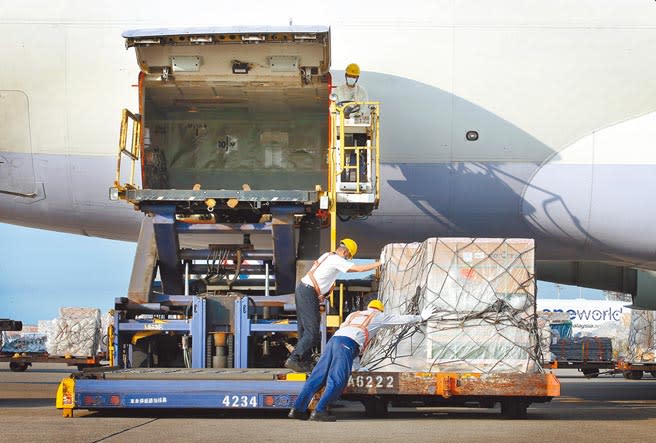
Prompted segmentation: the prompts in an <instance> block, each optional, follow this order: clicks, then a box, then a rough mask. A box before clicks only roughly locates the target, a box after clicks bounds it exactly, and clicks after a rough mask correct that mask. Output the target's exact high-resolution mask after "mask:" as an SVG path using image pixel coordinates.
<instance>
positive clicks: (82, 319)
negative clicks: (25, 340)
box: [47, 308, 100, 357]
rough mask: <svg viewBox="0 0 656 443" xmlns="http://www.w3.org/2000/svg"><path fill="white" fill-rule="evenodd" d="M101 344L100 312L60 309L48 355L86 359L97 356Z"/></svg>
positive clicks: (96, 310) (49, 342) (51, 333)
mask: <svg viewBox="0 0 656 443" xmlns="http://www.w3.org/2000/svg"><path fill="white" fill-rule="evenodd" d="M99 342H100V310H99V309H96V308H59V317H58V318H57V319H55V320H54V324H53V327H52V328H51V329H50V331H49V334H48V342H47V348H48V354H50V355H54V356H66V355H71V356H74V357H85V356H91V355H95V354H96V351H97V349H98V344H99Z"/></svg>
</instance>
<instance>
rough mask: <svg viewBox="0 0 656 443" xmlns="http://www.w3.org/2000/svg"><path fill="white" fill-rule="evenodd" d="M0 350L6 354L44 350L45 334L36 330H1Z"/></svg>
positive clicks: (38, 352)
mask: <svg viewBox="0 0 656 443" xmlns="http://www.w3.org/2000/svg"><path fill="white" fill-rule="evenodd" d="M2 336H3V337H2V340H1V341H2V343H1V346H0V351H2V352H3V353H6V354H12V353H20V354H22V353H30V354H43V353H45V352H46V336H45V334H41V333H38V332H12V333H7V332H4V331H3V332H2Z"/></svg>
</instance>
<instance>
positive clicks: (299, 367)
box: [285, 358, 308, 372]
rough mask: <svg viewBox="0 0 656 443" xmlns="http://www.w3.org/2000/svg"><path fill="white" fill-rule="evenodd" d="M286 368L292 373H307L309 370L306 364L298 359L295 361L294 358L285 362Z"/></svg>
mask: <svg viewBox="0 0 656 443" xmlns="http://www.w3.org/2000/svg"><path fill="white" fill-rule="evenodd" d="M285 367H286V368H287V369H291V370H292V371H295V372H307V370H308V367H307V365H306V364H305V363H303V362H300V361H298V360H296V359H293V358H288V359H287V360H286V361H285Z"/></svg>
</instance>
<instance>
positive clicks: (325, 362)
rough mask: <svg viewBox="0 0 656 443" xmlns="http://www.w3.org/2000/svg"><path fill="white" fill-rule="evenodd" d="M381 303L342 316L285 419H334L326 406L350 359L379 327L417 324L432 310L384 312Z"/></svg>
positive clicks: (339, 389) (342, 382) (342, 385)
mask: <svg viewBox="0 0 656 443" xmlns="http://www.w3.org/2000/svg"><path fill="white" fill-rule="evenodd" d="M384 310H385V308H384V306H383V303H382V302H381V301H380V300H373V301H371V302H370V303H369V305H368V306H367V309H366V310H364V311H357V312H353V313H352V314H350V315H349V316H348V317H346V320H345V321H344V323H342V324H341V325H340V327H339V329H338V330H337V332H335V335H333V337H332V338H331V339H330V340H329V341H328V343H327V345H326V349H325V350H324V352H323V354H321V358H320V359H319V362H318V363H317V366H316V367H315V368H314V370H313V371H312V374H310V377H309V378H308V379H307V381H306V382H305V385H304V386H303V389H302V390H301V393H300V394H299V395H298V397H297V398H296V401H295V402H294V407H293V408H292V409H291V411H289V418H297V419H299V420H307V419H308V418H309V419H310V420H313V421H335V420H336V417H335V416H334V415H332V414H331V413H330V412H328V410H327V408H328V406H330V404H331V403H332V402H333V401H335V400H336V399H337V398H338V397H339V396H340V395H341V393H342V391H343V390H344V388H345V387H346V384H347V383H348V379H349V376H350V375H351V367H352V365H353V360H354V359H355V358H356V357H357V356H358V354H359V353H361V351H363V350H364V349H366V347H367V345H368V344H369V342H370V341H371V340H372V339H373V338H374V337H375V336H376V334H377V333H378V331H379V330H380V329H381V328H386V327H392V326H396V325H404V324H409V323H420V322H422V321H426V320H428V319H429V318H430V317H432V316H433V314H434V313H435V309H434V308H431V307H427V308H424V310H423V311H421V314H420V315H398V314H385V313H384V312H383V311H384ZM322 386H325V387H326V388H325V390H324V392H323V395H321V399H319V402H318V403H317V407H316V409H315V410H314V411H312V414H309V413H308V410H307V408H308V405H309V404H310V401H311V400H312V397H313V396H314V394H315V393H317V392H318V391H319V389H321V387H322Z"/></svg>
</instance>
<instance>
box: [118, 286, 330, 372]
mask: <svg viewBox="0 0 656 443" xmlns="http://www.w3.org/2000/svg"><path fill="white" fill-rule="evenodd" d="M248 298H249V297H248V296H244V297H242V298H239V299H237V300H235V307H234V311H233V312H234V337H235V345H234V367H235V368H247V367H248V337H249V336H251V335H252V334H255V333H269V332H275V333H277V332H282V333H289V332H296V331H297V325H296V323H285V324H280V323H275V322H269V321H266V320H261V321H259V322H253V321H252V320H251V319H250V318H249V315H248V308H249V301H248ZM157 301H159V302H166V301H168V302H171V303H175V304H186V305H189V306H190V307H191V309H192V312H193V316H192V317H191V319H189V320H163V321H154V320H151V319H148V320H127V321H119V318H118V312H116V313H114V330H115V331H116V333H115V334H114V361H116V362H118V361H121V359H120V354H121V349H120V346H119V335H120V334H121V333H123V332H139V331H161V332H167V331H168V332H181V333H188V334H190V335H191V336H192V338H193V337H200V339H199V340H194V342H193V346H192V353H191V367H192V368H196V369H200V368H204V367H205V361H206V359H205V356H206V355H207V352H208V349H207V342H206V340H205V337H206V336H207V334H208V331H207V329H206V318H207V315H206V314H207V313H206V303H207V302H206V300H205V298H204V297H199V296H195V295H188V296H187V295H177V296H166V295H160V296H159V297H158V298H157ZM324 312H325V311H324ZM326 339H327V337H326V316H325V314H324V315H322V316H321V348H322V350H323V347H324V345H325V343H326ZM129 349H130V351H128V358H129V360H130V361H132V355H131V349H132V346H131V345H130V347H129Z"/></svg>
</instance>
